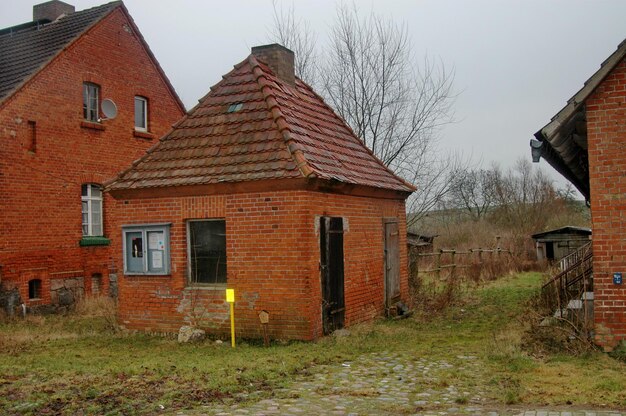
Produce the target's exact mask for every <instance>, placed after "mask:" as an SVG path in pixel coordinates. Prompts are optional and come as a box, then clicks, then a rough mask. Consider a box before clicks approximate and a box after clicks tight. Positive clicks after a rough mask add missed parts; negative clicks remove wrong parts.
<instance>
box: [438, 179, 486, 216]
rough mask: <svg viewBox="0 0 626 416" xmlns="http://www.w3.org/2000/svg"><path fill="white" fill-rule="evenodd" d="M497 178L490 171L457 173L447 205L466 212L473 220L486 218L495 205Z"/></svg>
mask: <svg viewBox="0 0 626 416" xmlns="http://www.w3.org/2000/svg"><path fill="white" fill-rule="evenodd" d="M495 178H496V173H495V171H494V170H489V169H471V170H464V171H462V172H458V173H457V172H455V175H454V178H453V179H452V184H451V186H450V192H449V194H448V197H447V198H446V199H447V201H446V202H447V203H446V205H447V206H449V207H451V208H458V209H462V210H464V211H465V212H466V213H467V214H468V215H469V216H470V218H471V219H473V220H480V219H481V218H484V217H485V216H486V215H487V213H488V212H489V209H490V208H492V207H493V206H494V203H495V187H496V182H495Z"/></svg>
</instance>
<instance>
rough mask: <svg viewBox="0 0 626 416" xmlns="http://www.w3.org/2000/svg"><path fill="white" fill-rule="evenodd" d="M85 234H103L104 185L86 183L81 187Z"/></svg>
mask: <svg viewBox="0 0 626 416" xmlns="http://www.w3.org/2000/svg"><path fill="white" fill-rule="evenodd" d="M81 200H82V214H83V236H101V235H102V187H101V186H100V185H96V184H93V183H85V184H83V185H82V187H81Z"/></svg>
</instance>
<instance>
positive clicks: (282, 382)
mask: <svg viewBox="0 0 626 416" xmlns="http://www.w3.org/2000/svg"><path fill="white" fill-rule="evenodd" d="M540 281H541V275H539V274H537V273H524V274H519V275H516V276H512V277H506V278H502V279H499V280H497V281H495V282H492V283H489V284H487V285H485V286H483V287H480V288H478V289H472V290H468V291H467V292H466V293H465V296H464V297H465V301H464V302H463V304H460V305H457V306H453V307H451V308H449V309H448V310H447V311H446V312H445V313H443V314H442V315H441V316H438V317H435V318H431V319H429V320H426V319H423V318H420V317H419V316H417V317H413V318H410V319H406V320H401V321H388V320H384V321H379V322H376V323H372V324H367V325H360V326H357V327H354V328H351V335H350V336H348V337H342V338H334V337H328V338H325V339H322V340H320V341H318V342H312V343H299V342H294V343H290V344H286V345H281V344H273V345H272V346H271V347H268V348H265V347H262V346H261V345H259V344H256V343H241V344H240V345H239V346H238V348H236V349H234V350H233V349H231V348H230V346H229V344H228V342H225V343H224V344H222V345H217V344H216V343H214V342H211V341H206V342H204V343H200V344H187V345H179V344H178V343H177V342H176V341H174V340H170V339H162V338H155V337H148V336H141V335H123V334H115V333H113V332H111V331H109V330H107V325H106V322H105V319H104V318H102V317H78V316H66V317H61V316H52V317H31V318H29V319H27V320H26V321H15V322H9V323H3V324H0V414H68V415H69V414H111V415H115V414H124V415H129V414H154V413H157V412H159V410H160V407H159V405H164V406H165V407H166V408H167V409H168V410H169V411H172V410H175V409H182V408H192V407H196V406H200V405H203V404H205V405H206V404H211V403H215V402H217V401H220V402H221V401H224V400H226V401H229V400H246V399H245V396H246V393H253V392H254V397H256V398H259V397H271V395H272V391H273V390H274V389H277V388H281V387H285V386H288V385H289V383H290V382H291V381H292V380H293V378H294V377H296V376H297V375H299V374H306V372H307V369H308V368H310V367H311V366H314V365H316V364H322V363H335V362H337V363H339V362H342V361H346V360H351V359H354V358H355V357H356V356H358V355H359V354H363V353H366V352H372V351H379V350H387V351H394V352H400V353H407V354H411V355H414V356H415V355H416V356H425V357H429V358H433V359H447V360H452V361H453V360H456V359H458V358H457V357H458V356H460V355H473V356H476V357H477V358H476V359H477V360H480V362H481V366H480V368H481V371H480V372H479V373H478V374H474V375H471V376H470V375H465V374H458V373H455V372H454V371H452V372H451V373H450V374H448V375H447V377H448V378H449V380H451V382H454V383H455V385H458V386H460V387H462V386H463V385H465V384H476V383H479V384H482V385H484V389H485V391H486V392H487V394H488V396H489V398H490V400H492V402H493V403H494V404H495V405H504V404H513V403H517V404H528V405H569V404H572V405H574V406H576V405H586V406H590V407H595V406H607V407H610V408H624V407H626V398H625V395H624V390H626V364H625V363H624V362H621V361H617V360H614V359H612V358H610V357H608V356H606V355H604V354H602V353H598V352H590V353H588V354H585V355H584V356H582V357H572V356H567V355H542V357H541V358H536V357H532V356H530V355H528V354H527V353H525V352H524V351H523V349H522V348H521V346H520V345H521V338H522V335H523V330H524V328H525V324H524V321H525V320H527V319H525V316H526V314H525V304H526V301H527V300H528V299H529V297H531V296H532V295H533V294H534V293H536V291H537V288H538V287H539V285H540Z"/></svg>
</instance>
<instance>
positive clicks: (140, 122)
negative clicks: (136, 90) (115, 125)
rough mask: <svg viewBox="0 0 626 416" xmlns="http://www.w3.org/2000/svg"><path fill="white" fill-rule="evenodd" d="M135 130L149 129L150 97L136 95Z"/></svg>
mask: <svg viewBox="0 0 626 416" xmlns="http://www.w3.org/2000/svg"><path fill="white" fill-rule="evenodd" d="M135 130H139V131H148V99H147V98H145V97H140V96H138V95H137V96H135Z"/></svg>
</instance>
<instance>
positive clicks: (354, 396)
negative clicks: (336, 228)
mask: <svg viewBox="0 0 626 416" xmlns="http://www.w3.org/2000/svg"><path fill="white" fill-rule="evenodd" d="M450 380H457V381H458V380H463V386H462V387H461V386H455V385H454V384H453V383H452V382H450ZM484 384H485V383H484V381H483V380H482V378H481V364H480V363H479V361H478V360H476V358H475V357H473V356H462V355H459V356H457V357H456V359H455V360H454V362H448V361H445V360H430V359H428V358H423V357H411V356H409V355H401V354H395V353H389V352H376V353H371V354H366V355H362V356H360V357H359V358H358V359H357V360H355V361H353V362H344V363H340V364H335V365H320V366H316V367H314V368H312V369H310V370H309V374H308V375H302V376H298V377H297V378H296V381H295V382H294V383H292V384H291V386H290V388H289V389H282V390H277V391H275V392H274V393H275V394H274V398H272V399H261V397H262V396H266V394H265V393H262V392H258V393H257V394H258V396H259V400H258V401H255V400H254V396H255V393H252V394H248V395H246V396H245V398H246V399H248V400H247V401H246V402H245V403H244V404H240V403H236V404H232V405H230V404H229V405H227V404H224V405H214V406H204V407H202V408H200V409H196V410H194V411H185V412H177V413H176V414H177V415H179V416H183V415H185V416H187V415H188V416H192V415H193V416H200V415H207V416H229V415H239V416H241V415H255V416H260V415H294V416H297V415H338V416H341V415H343V416H356V415H458V414H464V415H491V416H497V415H520V416H583V415H584V416H626V413H624V414H622V413H621V412H619V411H607V410H581V409H575V410H574V409H565V408H564V409H560V410H557V409H532V410H529V409H524V408H520V407H516V408H501V407H499V408H495V406H494V404H493V400H490V399H489V398H488V393H487V392H486V391H485V390H484V388H483V387H482V386H484Z"/></svg>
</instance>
